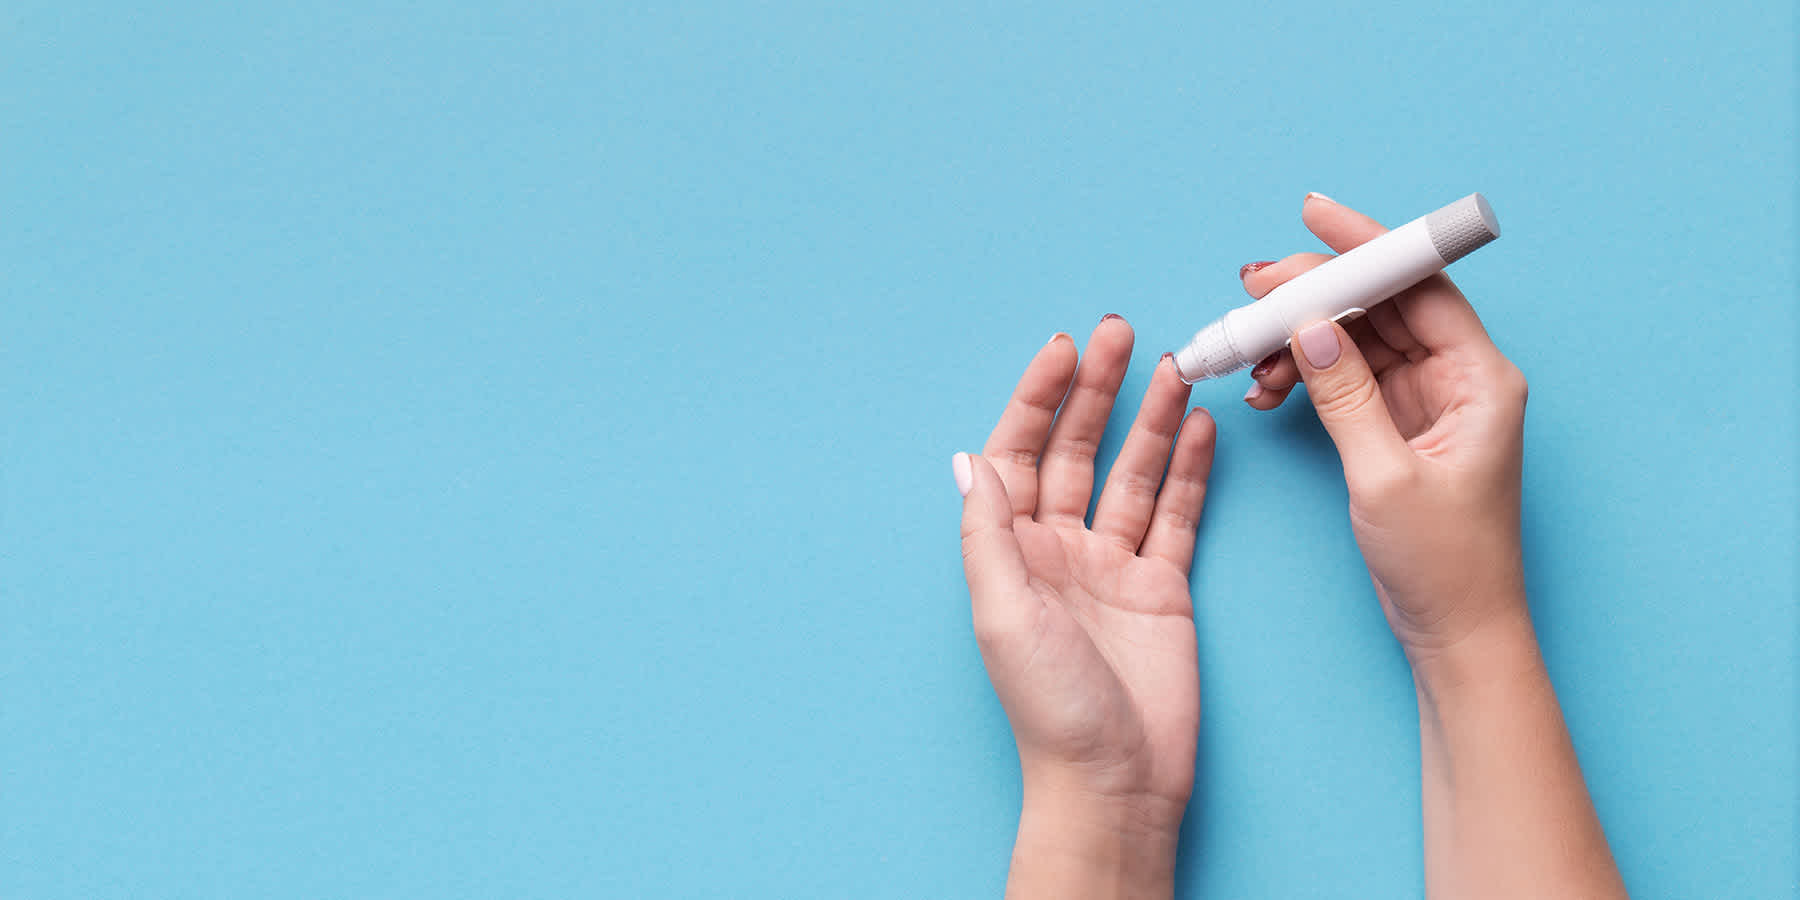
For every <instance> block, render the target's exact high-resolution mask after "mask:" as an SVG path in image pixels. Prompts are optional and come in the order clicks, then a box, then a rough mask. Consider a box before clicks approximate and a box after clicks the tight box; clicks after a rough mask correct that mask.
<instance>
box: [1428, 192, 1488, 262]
mask: <svg viewBox="0 0 1800 900" xmlns="http://www.w3.org/2000/svg"><path fill="white" fill-rule="evenodd" d="M1425 228H1426V229H1427V230H1428V231H1430V232H1431V245H1432V246H1433V247H1435V248H1437V252H1438V255H1439V256H1442V257H1443V258H1444V265H1449V264H1451V263H1453V262H1456V261H1457V260H1459V259H1462V258H1463V257H1465V256H1468V255H1469V254H1470V253H1473V252H1475V251H1476V250H1477V249H1478V248H1480V247H1482V246H1483V245H1485V244H1486V243H1487V242H1489V241H1491V240H1493V239H1494V238H1497V237H1499V236H1500V220H1499V219H1496V218H1494V208H1493V207H1491V206H1489V205H1488V202H1487V198H1486V197H1483V196H1481V195H1480V194H1470V195H1469V196H1467V197H1464V198H1462V199H1461V200H1458V201H1456V202H1455V203H1452V204H1450V205H1449V206H1446V207H1444V208H1443V209H1440V210H1438V211H1437V212H1434V213H1432V214H1431V215H1428V216H1426V217H1425Z"/></svg>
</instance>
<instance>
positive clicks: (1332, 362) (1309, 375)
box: [1293, 322, 1412, 485]
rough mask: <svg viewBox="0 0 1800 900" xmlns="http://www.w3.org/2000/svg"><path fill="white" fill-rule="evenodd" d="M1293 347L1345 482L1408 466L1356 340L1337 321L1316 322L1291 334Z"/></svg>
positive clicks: (1404, 447) (1406, 451)
mask: <svg viewBox="0 0 1800 900" xmlns="http://www.w3.org/2000/svg"><path fill="white" fill-rule="evenodd" d="M1293 346H1294V363H1295V364H1296V365H1298V366H1299V367H1300V377H1301V378H1303V379H1304V380H1305V381H1306V395H1307V397H1309V398H1310V399H1311V400H1312V404H1313V408H1314V409H1315V410H1317V411H1318V413H1319V421H1320V422H1321V423H1323V424H1324V426H1325V430H1326V432H1328V433H1329V434H1330V435H1331V442H1332V443H1334V444H1336V445H1337V450H1338V456H1340V457H1342V458H1343V461H1344V478H1345V480H1347V481H1349V482H1350V483H1351V484H1352V485H1354V484H1356V483H1357V482H1358V481H1364V480H1365V479H1371V480H1372V479H1377V478H1379V477H1380V476H1382V475H1385V474H1390V473H1393V472H1397V471H1399V470H1400V469H1401V468H1402V467H1404V466H1407V465H1410V464H1411V462H1412V448H1410V447H1408V446H1407V445H1406V439H1405V438H1404V437H1402V436H1401V435H1400V429H1399V428H1397V427H1395V426H1394V420H1393V418H1392V417H1391V416H1389V415H1388V409H1387V402H1386V401H1384V400H1383V399H1382V397H1381V385H1380V383H1378V382H1377V381H1376V380H1375V373H1374V372H1373V371H1370V369H1369V362H1368V360H1366V359H1363V355H1362V351H1361V350H1359V349H1357V346H1356V341H1354V340H1352V339H1351V338H1350V335H1349V334H1347V333H1345V331H1344V329H1343V328H1342V327H1340V326H1339V325H1338V324H1337V323H1336V322H1315V323H1313V324H1311V325H1308V326H1306V327H1305V328H1302V329H1300V331H1299V332H1298V333H1296V334H1295V335H1294V340H1293Z"/></svg>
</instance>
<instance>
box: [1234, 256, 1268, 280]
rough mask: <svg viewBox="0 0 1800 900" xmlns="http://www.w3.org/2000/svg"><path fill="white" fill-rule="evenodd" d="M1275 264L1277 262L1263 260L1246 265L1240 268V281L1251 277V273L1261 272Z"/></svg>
mask: <svg viewBox="0 0 1800 900" xmlns="http://www.w3.org/2000/svg"><path fill="white" fill-rule="evenodd" d="M1274 264H1275V261H1274V260H1272V259H1263V260H1258V261H1256V262H1247V263H1244V264H1243V265H1242V266H1239V267H1238V280H1239V281H1243V280H1244V279H1245V278H1248V277H1250V273H1251V272H1260V271H1262V270H1264V269H1266V268H1268V267H1270V266H1272V265H1274Z"/></svg>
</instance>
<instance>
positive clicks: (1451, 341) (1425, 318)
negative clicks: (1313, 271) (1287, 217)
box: [1300, 194, 1494, 352]
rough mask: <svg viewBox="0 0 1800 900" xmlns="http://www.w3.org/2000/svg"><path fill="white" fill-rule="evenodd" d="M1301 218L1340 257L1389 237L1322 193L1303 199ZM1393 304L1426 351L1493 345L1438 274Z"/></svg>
mask: <svg viewBox="0 0 1800 900" xmlns="http://www.w3.org/2000/svg"><path fill="white" fill-rule="evenodd" d="M1300 219H1301V221H1303V222H1305V223H1306V227H1307V229H1308V230H1310V231H1311V232H1312V233H1313V234H1315V235H1317V236H1318V238H1319V240H1321V241H1324V242H1325V243H1326V245H1327V246H1329V247H1331V249H1333V250H1336V251H1337V252H1339V253H1343V252H1345V251H1347V250H1350V249H1352V248H1354V247H1357V246H1359V245H1361V244H1364V243H1367V242H1368V241H1370V240H1373V239H1375V238H1377V237H1380V236H1381V235H1383V234H1386V233H1387V228H1386V227H1384V226H1383V225H1382V224H1381V223H1380V222H1377V221H1375V220H1374V219H1371V218H1369V217H1368V216H1365V215H1363V214H1362V213H1359V212H1357V211H1356V210H1354V209H1351V208H1350V207H1348V206H1344V205H1343V204H1340V203H1338V202H1336V201H1334V200H1332V199H1331V198H1329V197H1326V196H1324V195H1323V194H1307V195H1306V201H1305V202H1304V204H1303V205H1302V206H1301V210H1300ZM1394 302H1395V304H1396V306H1397V309H1398V311H1399V313H1400V318H1401V320H1402V321H1404V322H1405V324H1406V327H1407V329H1408V330H1409V331H1410V332H1411V333H1412V335H1413V336H1414V337H1416V338H1417V339H1418V342H1419V343H1420V344H1422V345H1424V346H1425V348H1426V349H1428V350H1431V351H1434V352H1436V351H1443V350H1449V349H1452V348H1457V347H1475V348H1480V349H1489V348H1492V347H1493V343H1494V342H1493V341H1492V340H1491V339H1489V337H1488V333H1487V329H1486V328H1483V327H1482V325H1481V317H1480V316H1478V315H1476V314H1475V307H1473V306H1471V305H1470V304H1469V301H1468V298H1466V297H1464V296H1463V294H1462V291H1459V290H1457V289H1456V285H1454V284H1452V283H1451V282H1450V278H1449V277H1448V276H1446V275H1444V274H1443V273H1441V272H1440V273H1438V274H1436V275H1433V276H1431V277H1430V278H1427V279H1425V280H1424V281H1421V282H1419V283H1418V284H1416V285H1414V286H1412V287H1410V288H1407V289H1406V290H1404V291H1401V292H1400V294H1399V295H1397V296H1396V297H1395V298H1394ZM1395 346H1396V348H1398V345H1395Z"/></svg>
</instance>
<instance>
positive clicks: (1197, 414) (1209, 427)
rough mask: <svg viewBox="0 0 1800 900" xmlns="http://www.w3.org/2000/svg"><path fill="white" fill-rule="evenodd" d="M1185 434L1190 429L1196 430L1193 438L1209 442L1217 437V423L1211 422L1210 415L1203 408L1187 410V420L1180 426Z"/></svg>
mask: <svg viewBox="0 0 1800 900" xmlns="http://www.w3.org/2000/svg"><path fill="white" fill-rule="evenodd" d="M1181 427H1182V430H1183V431H1184V432H1185V431H1187V430H1188V429H1190V428H1198V429H1199V431H1197V432H1195V433H1194V436H1195V437H1196V438H1197V439H1199V440H1202V441H1210V440H1212V439H1213V438H1214V437H1216V436H1217V435H1218V432H1219V423H1218V422H1216V421H1214V420H1213V417H1212V413H1210V412H1208V411H1207V409H1206V407H1204V406H1196V407H1194V408H1193V409H1191V410H1188V414H1187V419H1186V420H1185V421H1184V422H1183V423H1182V425H1181Z"/></svg>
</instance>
